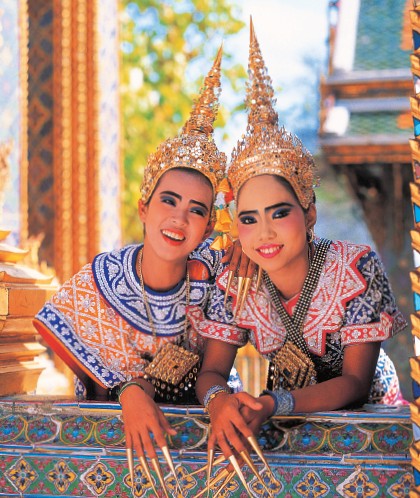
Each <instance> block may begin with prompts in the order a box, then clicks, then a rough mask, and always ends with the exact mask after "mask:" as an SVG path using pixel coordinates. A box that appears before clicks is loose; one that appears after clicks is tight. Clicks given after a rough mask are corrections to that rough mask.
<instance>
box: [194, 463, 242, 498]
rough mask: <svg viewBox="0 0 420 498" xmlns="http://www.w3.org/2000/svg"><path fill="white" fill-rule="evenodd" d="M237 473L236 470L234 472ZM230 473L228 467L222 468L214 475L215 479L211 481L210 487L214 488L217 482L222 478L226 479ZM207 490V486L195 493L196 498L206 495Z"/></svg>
mask: <svg viewBox="0 0 420 498" xmlns="http://www.w3.org/2000/svg"><path fill="white" fill-rule="evenodd" d="M234 473H235V472H234ZM228 475H229V471H228V470H227V469H223V470H221V471H220V472H219V473H218V474H217V475H216V476H214V477H213V479H212V480H211V481H210V484H209V486H210V488H212V487H213V486H214V485H215V484H217V483H218V482H219V481H220V480H221V479H224V478H225V477H226V476H228ZM206 492H207V487H206V488H204V489H202V490H201V491H200V492H199V493H198V494H196V495H195V497H194V498H199V497H200V496H202V495H204V493H206Z"/></svg>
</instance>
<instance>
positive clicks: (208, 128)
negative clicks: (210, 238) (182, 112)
mask: <svg viewBox="0 0 420 498" xmlns="http://www.w3.org/2000/svg"><path fill="white" fill-rule="evenodd" d="M222 46H223V45H222ZM222 46H221V47H220V49H219V51H218V52H217V56H216V59H215V61H214V63H213V65H212V68H211V69H210V71H209V73H208V74H207V76H206V78H205V79H204V85H203V87H202V89H201V91H200V95H199V97H198V99H197V101H196V102H195V104H194V106H193V109H192V111H191V114H190V117H189V119H188V120H187V122H186V123H185V125H184V127H183V128H182V131H181V133H180V135H178V136H177V137H175V138H170V139H168V140H166V141H164V142H163V143H161V144H160V145H159V146H158V148H157V150H156V152H154V153H152V154H150V156H149V157H148V160H147V166H146V168H145V171H144V177H143V183H142V187H141V194H142V200H143V201H144V202H147V201H148V200H149V198H150V196H151V195H152V192H153V190H154V189H155V187H156V184H157V182H158V180H159V178H160V177H161V176H162V175H163V174H164V173H165V172H166V171H168V170H170V169H173V168H190V169H195V170H197V171H200V172H201V173H202V174H203V175H204V176H205V177H206V178H208V179H209V181H210V183H211V184H212V186H213V192H214V195H216V188H217V185H218V183H219V182H220V180H221V179H222V178H223V177H224V175H225V169H226V156H225V154H224V153H223V152H220V151H219V150H218V148H217V147H216V144H215V143H214V139H213V131H214V129H213V123H214V121H215V119H216V117H217V111H218V108H219V104H218V99H219V95H220V91H221V90H220V66H221V60H222Z"/></svg>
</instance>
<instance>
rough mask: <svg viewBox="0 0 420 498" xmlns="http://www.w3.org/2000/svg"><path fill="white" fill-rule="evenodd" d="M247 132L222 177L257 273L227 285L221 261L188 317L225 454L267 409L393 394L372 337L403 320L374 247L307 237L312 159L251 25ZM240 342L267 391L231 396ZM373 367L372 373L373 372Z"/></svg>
mask: <svg viewBox="0 0 420 498" xmlns="http://www.w3.org/2000/svg"><path fill="white" fill-rule="evenodd" d="M249 75H250V83H249V85H248V91H247V92H248V93H247V100H246V104H247V107H248V110H249V116H248V129H247V133H246V135H245V137H244V138H243V139H242V141H240V142H239V144H238V146H237V148H236V150H234V152H233V154H232V162H231V164H230V167H229V169H228V179H229V182H230V183H231V185H232V188H233V194H234V198H235V201H236V208H237V219H238V234H239V239H240V241H241V244H242V249H243V251H244V252H245V254H246V255H247V256H248V257H249V258H250V259H251V260H252V261H254V262H255V263H257V264H258V266H259V268H260V269H261V270H262V271H261V276H262V278H261V281H260V282H258V279H256V278H255V279H253V280H252V279H248V280H245V284H244V286H243V287H242V289H241V288H239V289H238V287H240V285H239V279H238V284H237V283H236V282H234V283H233V285H230V280H231V279H230V278H229V272H228V271H227V270H226V271H225V272H224V273H222V274H221V275H220V277H218V279H217V285H216V287H215V290H214V294H213V296H212V303H211V305H210V306H209V307H208V310H209V312H208V317H207V319H205V317H204V315H201V316H200V313H199V312H197V314H196V315H195V319H196V324H197V327H200V331H201V333H202V334H203V335H204V336H205V337H206V338H208V344H207V348H206V353H205V357H204V361H203V366H202V369H201V371H200V375H199V378H198V380H197V384H196V388H197V395H198V398H199V399H200V400H201V401H202V402H203V404H204V405H205V407H206V408H207V410H208V412H209V414H210V419H211V426H212V432H211V436H210V439H209V452H210V453H209V454H211V452H212V451H213V450H214V447H215V444H218V445H219V447H220V448H221V450H222V451H223V453H224V455H225V456H226V457H227V458H228V457H231V456H232V452H233V451H235V450H236V452H237V453H238V454H240V453H241V452H243V451H244V450H245V449H246V447H245V445H244V441H245V440H246V439H248V440H249V438H250V437H252V436H253V435H256V434H258V431H259V428H260V426H261V424H262V423H263V422H264V421H265V420H267V419H268V418H269V417H271V416H273V415H288V414H291V413H296V412H299V413H301V412H314V411H323V410H336V409H340V408H345V407H349V406H356V405H359V406H360V405H361V404H363V403H364V402H366V401H368V400H370V401H371V402H385V403H390V404H394V403H399V402H401V397H400V393H399V384H398V379H397V377H396V375H395V370H394V368H393V365H392V362H391V361H390V360H389V358H388V357H387V356H386V355H385V353H384V352H383V351H382V350H381V342H382V341H385V340H386V339H388V338H390V337H392V336H393V335H395V334H397V333H398V332H399V331H401V330H402V329H403V328H404V327H405V326H406V322H405V320H404V318H403V317H402V315H401V313H400V312H399V311H398V309H397V307H396V304H395V299H394V296H393V294H392V291H391V288H390V285H389V282H388V279H387V277H386V274H385V272H384V269H383V266H382V263H381V261H380V260H379V258H378V256H377V255H376V254H375V253H374V252H373V251H372V250H371V249H370V248H369V247H368V246H365V245H356V244H352V243H349V242H341V241H329V240H325V239H319V238H316V237H315V238H314V236H313V227H314V225H315V223H316V207H315V196H314V190H313V187H314V184H315V183H316V178H315V164H314V161H313V159H312V157H311V155H310V153H309V152H308V151H307V150H306V149H305V147H304V146H303V145H302V143H301V142H300V141H299V140H298V139H297V138H296V137H294V136H293V135H291V134H290V133H288V132H286V130H284V128H279V126H278V116H277V113H276V111H275V110H274V107H273V93H274V92H273V89H272V84H271V79H270V77H269V76H268V74H267V70H266V68H265V67H264V61H263V58H262V55H261V52H260V49H259V45H258V42H257V40H256V37H255V34H254V32H253V29H252V26H251V44H250V59H249ZM248 341H250V342H251V343H252V344H253V345H254V346H255V348H256V349H257V351H258V352H259V353H260V354H261V355H262V356H263V357H264V358H266V359H267V360H268V361H269V363H270V368H269V374H268V380H267V390H265V391H264V392H263V393H262V394H261V396H260V397H258V398H254V397H253V396H251V395H250V394H248V393H245V392H241V393H234V394H231V392H230V389H229V388H228V386H227V384H226V378H227V375H228V372H229V369H230V367H231V365H232V364H233V361H234V358H235V355H236V351H237V349H238V347H241V346H243V345H245V344H246V343H247V342H248ZM375 372H376V373H375Z"/></svg>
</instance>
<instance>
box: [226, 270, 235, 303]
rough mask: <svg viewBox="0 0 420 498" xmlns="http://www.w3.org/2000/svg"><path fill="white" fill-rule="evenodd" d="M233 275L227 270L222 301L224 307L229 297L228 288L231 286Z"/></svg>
mask: <svg viewBox="0 0 420 498" xmlns="http://www.w3.org/2000/svg"><path fill="white" fill-rule="evenodd" d="M233 275H234V272H233V270H229V271H228V278H227V284H226V291H225V299H224V305H225V306H226V302H227V300H228V297H229V289H230V286H231V285H232V280H233Z"/></svg>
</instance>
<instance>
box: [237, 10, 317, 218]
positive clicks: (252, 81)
mask: <svg viewBox="0 0 420 498" xmlns="http://www.w3.org/2000/svg"><path fill="white" fill-rule="evenodd" d="M248 74H249V83H248V85H247V95H246V100H245V104H246V107H247V109H248V113H249V114H248V127H247V131H246V134H245V135H244V137H243V138H242V139H241V140H239V142H238V144H237V146H236V148H235V149H234V150H233V152H232V157H231V163H230V166H229V169H228V179H229V182H230V184H231V185H232V188H233V193H234V196H235V198H236V196H237V194H238V191H239V189H240V188H241V187H242V185H243V184H244V183H245V182H246V181H247V180H249V179H250V178H252V177H254V176H260V175H277V176H281V177H283V178H285V179H286V180H287V181H288V182H289V183H290V185H291V186H292V188H293V190H294V191H295V193H296V196H297V198H298V200H299V202H300V204H301V206H302V207H303V208H304V209H306V208H308V207H309V204H310V203H311V202H313V199H314V192H313V187H314V183H316V178H315V163H314V160H313V158H312V156H311V154H310V152H309V151H308V150H307V149H306V148H305V147H304V145H303V144H302V142H301V141H300V140H299V139H298V138H297V137H296V136H294V135H292V134H291V133H289V132H287V131H286V130H285V129H284V128H283V127H282V128H279V125H278V115H277V112H276V111H275V109H274V105H275V102H276V101H275V99H274V91H273V85H272V81H271V78H270V76H269V75H268V72H267V68H266V67H265V65H264V60H263V58H262V55H261V50H260V47H259V44H258V40H257V38H256V36H255V32H254V26H253V24H252V19H251V24H250V46H249V61H248Z"/></svg>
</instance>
